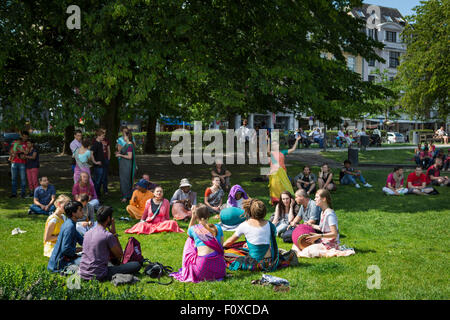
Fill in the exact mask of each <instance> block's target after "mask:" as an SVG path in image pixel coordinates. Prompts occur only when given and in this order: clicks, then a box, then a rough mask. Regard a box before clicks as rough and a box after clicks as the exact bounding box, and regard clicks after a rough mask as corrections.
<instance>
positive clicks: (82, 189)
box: [72, 172, 100, 210]
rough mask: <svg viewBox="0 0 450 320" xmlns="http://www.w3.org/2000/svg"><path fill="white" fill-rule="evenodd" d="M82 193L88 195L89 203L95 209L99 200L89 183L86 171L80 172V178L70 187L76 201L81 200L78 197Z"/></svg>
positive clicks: (98, 204)
mask: <svg viewBox="0 0 450 320" xmlns="http://www.w3.org/2000/svg"><path fill="white" fill-rule="evenodd" d="M82 194H86V195H87V196H88V197H89V201H88V202H89V204H90V205H91V206H93V207H94V209H95V210H97V208H98V207H99V206H100V202H99V201H98V199H97V195H96V194H95V190H94V187H93V186H92V185H91V184H90V183H89V175H88V174H87V173H86V172H82V173H81V174H80V180H79V181H78V182H77V183H75V184H74V185H73V187H72V195H73V198H74V199H75V200H76V201H81V200H80V197H81V195H82Z"/></svg>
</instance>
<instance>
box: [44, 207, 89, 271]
mask: <svg viewBox="0 0 450 320" xmlns="http://www.w3.org/2000/svg"><path fill="white" fill-rule="evenodd" d="M64 212H65V213H64V215H65V216H66V221H64V223H63V225H62V226H61V231H60V232H59V235H58V240H56V244H55V247H54V249H53V252H52V255H51V256H50V260H49V261H48V265H47V269H48V270H49V271H52V272H60V271H62V270H63V269H64V268H65V267H68V266H69V265H72V264H74V265H77V266H78V265H80V260H81V257H80V256H79V255H77V253H78V252H81V251H82V248H77V243H78V244H79V245H80V246H82V245H83V236H82V235H81V234H79V233H78V231H77V227H76V224H77V221H78V219H80V218H81V217H82V216H83V205H82V204H81V203H80V202H78V201H69V202H68V203H66V205H65V206H64Z"/></svg>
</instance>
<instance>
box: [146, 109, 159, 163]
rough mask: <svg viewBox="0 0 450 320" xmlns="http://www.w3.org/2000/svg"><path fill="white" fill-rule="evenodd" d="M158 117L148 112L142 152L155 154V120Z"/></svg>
mask: <svg viewBox="0 0 450 320" xmlns="http://www.w3.org/2000/svg"><path fill="white" fill-rule="evenodd" d="M157 120H158V118H157V117H156V116H155V114H154V113H153V112H150V114H149V116H148V119H147V135H146V137H145V145H144V153H146V154H156V153H157V152H156V121H157Z"/></svg>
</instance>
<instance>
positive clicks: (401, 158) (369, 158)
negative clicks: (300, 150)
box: [320, 149, 415, 165]
mask: <svg viewBox="0 0 450 320" xmlns="http://www.w3.org/2000/svg"><path fill="white" fill-rule="evenodd" d="M320 154H321V155H322V156H323V157H325V158H328V159H332V160H335V161H338V162H341V163H343V162H344V160H345V159H347V158H348V152H347V151H342V152H339V151H327V152H321V153H320ZM358 159H359V163H360V164H364V163H383V164H390V163H392V164H411V165H413V164H415V162H414V150H413V149H411V150H408V149H406V150H405V149H397V150H370V151H359V152H358Z"/></svg>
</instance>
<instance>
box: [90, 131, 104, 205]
mask: <svg viewBox="0 0 450 320" xmlns="http://www.w3.org/2000/svg"><path fill="white" fill-rule="evenodd" d="M95 135H96V138H95V142H94V143H93V144H92V148H91V151H92V155H93V157H94V160H93V162H94V173H93V178H94V187H95V192H96V193H97V196H99V195H100V187H101V185H102V183H103V180H104V176H103V174H104V165H105V154H104V152H103V142H102V141H103V140H104V139H105V132H104V131H103V130H101V129H98V130H97V132H96V134H95Z"/></svg>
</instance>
